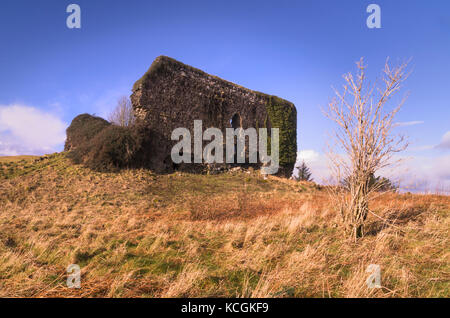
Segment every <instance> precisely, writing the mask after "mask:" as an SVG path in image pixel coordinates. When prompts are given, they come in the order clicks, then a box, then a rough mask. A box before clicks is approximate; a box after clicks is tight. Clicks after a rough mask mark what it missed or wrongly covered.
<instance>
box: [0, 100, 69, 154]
mask: <svg viewBox="0 0 450 318" xmlns="http://www.w3.org/2000/svg"><path fill="white" fill-rule="evenodd" d="M66 127H67V124H66V123H65V122H64V121H62V120H61V119H60V118H59V117H58V116H56V115H55V114H53V113H49V112H44V111H42V110H39V109H37V108H35V107H31V106H26V105H20V104H13V105H0V155H3V156H8V155H24V154H34V155H42V154H45V153H50V152H54V151H59V150H61V149H62V145H63V143H64V140H65V138H66V133H65V129H66Z"/></svg>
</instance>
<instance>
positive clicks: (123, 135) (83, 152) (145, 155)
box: [66, 114, 151, 171]
mask: <svg viewBox="0 0 450 318" xmlns="http://www.w3.org/2000/svg"><path fill="white" fill-rule="evenodd" d="M105 122H106V124H105ZM69 129H70V133H69ZM77 129H79V131H78V130H77ZM67 130H68V132H67V136H68V137H67V138H68V139H69V136H71V138H72V140H75V143H74V142H72V140H71V141H70V148H69V149H70V151H69V154H68V157H69V158H70V159H72V161H73V162H74V163H77V164H83V165H85V166H86V167H88V168H91V169H93V170H96V171H117V170H119V169H122V168H141V167H142V168H145V167H150V159H151V153H150V149H151V142H150V132H149V130H148V129H147V128H145V126H141V125H134V126H131V127H121V126H117V125H111V124H110V123H109V122H107V121H106V120H104V119H101V118H99V117H94V116H91V115H86V114H84V115H80V116H77V117H76V118H75V119H74V120H73V121H72V124H71V126H70V127H69V128H68V129H67ZM68 142H69V141H67V142H66V144H68Z"/></svg>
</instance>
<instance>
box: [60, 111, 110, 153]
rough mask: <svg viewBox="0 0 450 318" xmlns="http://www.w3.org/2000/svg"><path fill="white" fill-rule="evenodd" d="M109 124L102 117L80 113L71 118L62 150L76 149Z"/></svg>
mask: <svg viewBox="0 0 450 318" xmlns="http://www.w3.org/2000/svg"><path fill="white" fill-rule="evenodd" d="M110 125H111V124H110V123H109V122H108V121H106V120H104V119H103V118H100V117H96V116H92V115H89V114H81V115H78V116H77V117H75V118H74V119H73V120H72V123H71V124H70V126H69V127H68V128H67V130H66V135H67V139H66V143H65V145H64V151H69V150H73V149H76V148H78V147H80V146H83V145H86V144H87V142H89V141H90V140H91V139H92V138H94V137H95V136H96V135H97V134H98V133H99V132H100V131H102V130H103V129H105V128H106V127H108V126H110Z"/></svg>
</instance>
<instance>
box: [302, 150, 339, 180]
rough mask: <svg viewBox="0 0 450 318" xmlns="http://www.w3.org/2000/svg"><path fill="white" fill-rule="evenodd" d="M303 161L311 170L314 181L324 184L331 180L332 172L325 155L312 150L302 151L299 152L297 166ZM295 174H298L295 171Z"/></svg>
mask: <svg viewBox="0 0 450 318" xmlns="http://www.w3.org/2000/svg"><path fill="white" fill-rule="evenodd" d="M302 161H304V162H305V164H306V165H307V166H308V168H309V169H310V171H311V173H312V177H313V179H314V181H316V182H318V183H322V182H324V181H325V180H326V179H328V178H329V176H330V170H329V167H328V165H327V158H326V156H325V155H324V154H321V153H319V152H317V151H315V150H311V149H306V150H302V151H299V152H297V164H298V163H301V162H302ZM297 164H296V165H297ZM294 173H297V172H296V171H294Z"/></svg>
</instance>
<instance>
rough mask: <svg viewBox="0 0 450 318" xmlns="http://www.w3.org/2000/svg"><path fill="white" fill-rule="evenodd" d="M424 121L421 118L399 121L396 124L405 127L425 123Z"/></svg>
mask: <svg viewBox="0 0 450 318" xmlns="http://www.w3.org/2000/svg"><path fill="white" fill-rule="evenodd" d="M423 123H424V121H421V120H414V121H404V122H398V123H396V124H395V126H397V127H405V126H414V125H420V124H423Z"/></svg>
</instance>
